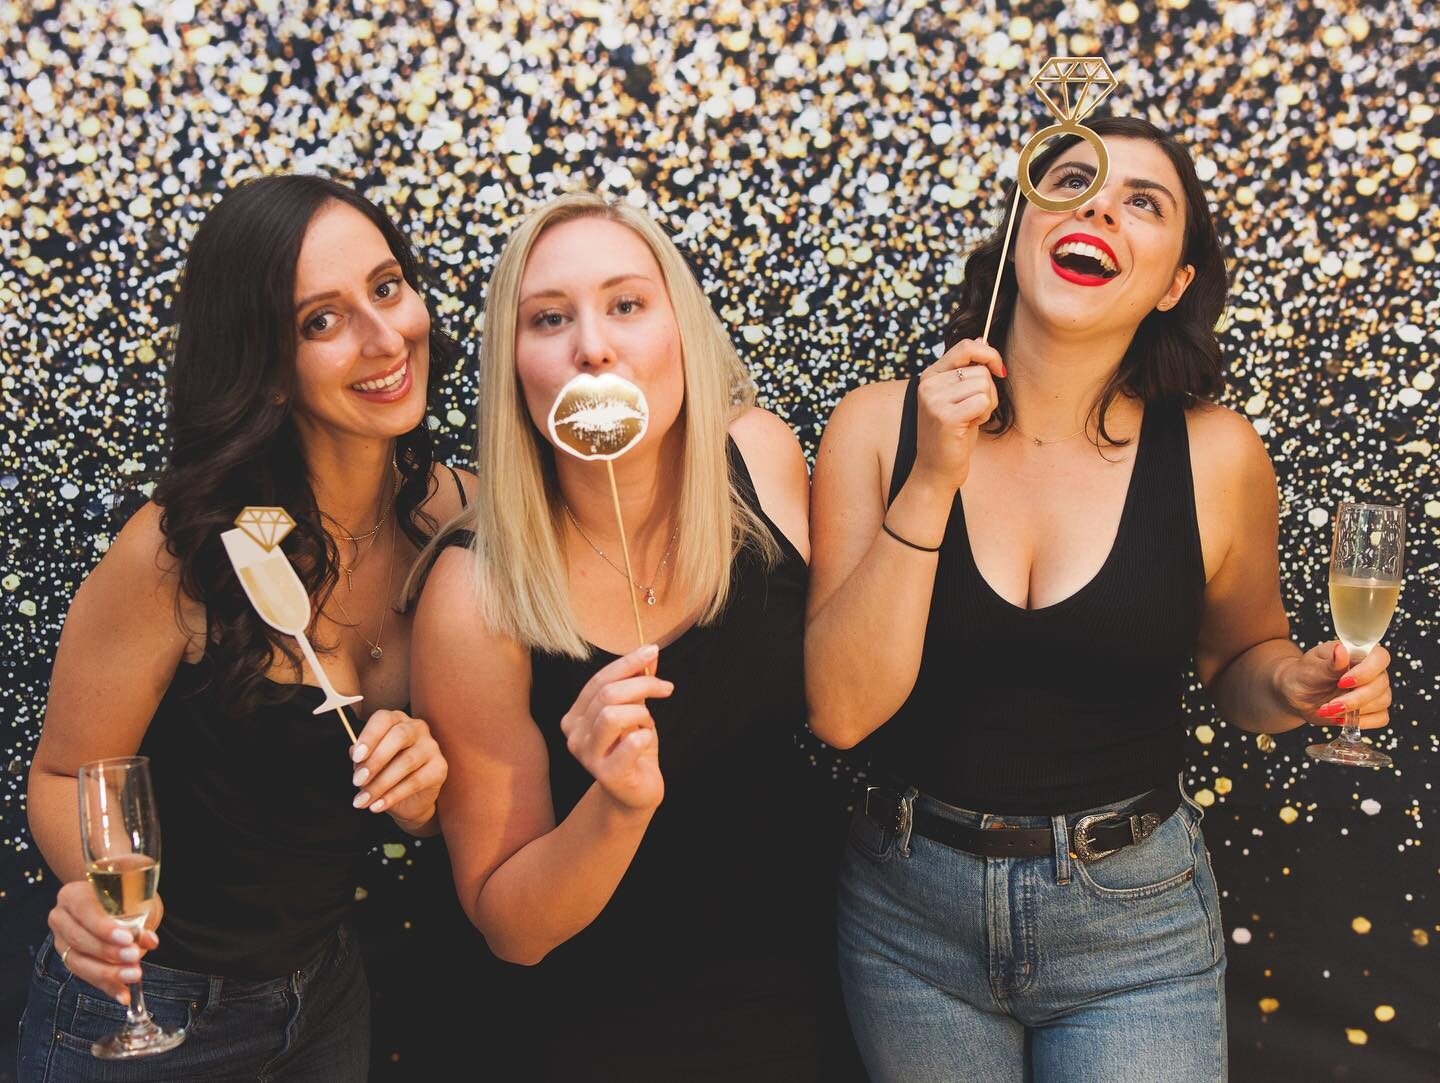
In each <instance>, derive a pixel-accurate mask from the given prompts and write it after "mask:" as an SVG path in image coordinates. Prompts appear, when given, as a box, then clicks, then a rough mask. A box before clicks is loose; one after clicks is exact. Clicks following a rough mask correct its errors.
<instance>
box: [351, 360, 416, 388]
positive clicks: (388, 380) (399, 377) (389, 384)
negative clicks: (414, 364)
mask: <svg viewBox="0 0 1440 1083" xmlns="http://www.w3.org/2000/svg"><path fill="white" fill-rule="evenodd" d="M409 371H410V365H409V362H406V363H405V364H403V365H401V366H400V367H399V368H398V369H396V370H395V371H394V372H392V373H391V374H390V375H389V376H387V377H385V379H383V380H366V381H365V382H364V383H359V384H351V385H350V386H351V387H352V388H353V389H354V390H356V391H390V390H392V389H394V388H397V387H399V386H400V384H401V382H402V381H403V380H404V379H405V374H406V373H407V372H409Z"/></svg>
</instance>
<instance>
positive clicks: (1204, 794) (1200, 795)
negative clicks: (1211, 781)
mask: <svg viewBox="0 0 1440 1083" xmlns="http://www.w3.org/2000/svg"><path fill="white" fill-rule="evenodd" d="M1194 797H1195V803H1196V804H1197V805H1199V806H1200V807H1201V808H1209V807H1210V806H1211V805H1213V804H1214V803H1215V794H1214V792H1213V791H1211V790H1209V789H1204V788H1202V789H1198V790H1196V791H1195V794H1194Z"/></svg>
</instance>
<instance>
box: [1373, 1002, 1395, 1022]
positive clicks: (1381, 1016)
mask: <svg viewBox="0 0 1440 1083" xmlns="http://www.w3.org/2000/svg"><path fill="white" fill-rule="evenodd" d="M1375 1018H1376V1019H1378V1020H1380V1022H1382V1023H1388V1022H1390V1020H1392V1019H1394V1018H1395V1009H1394V1008H1393V1007H1391V1006H1390V1005H1389V1004H1379V1005H1376V1007H1375Z"/></svg>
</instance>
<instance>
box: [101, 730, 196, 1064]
mask: <svg viewBox="0 0 1440 1083" xmlns="http://www.w3.org/2000/svg"><path fill="white" fill-rule="evenodd" d="M78 781H79V793H80V843H81V846H82V847H83V849H84V852H85V870H86V873H85V874H86V876H87V878H88V879H89V880H90V884H91V886H92V887H93V888H94V889H95V894H96V895H97V896H99V899H100V905H101V906H102V907H104V908H105V912H106V913H107V914H109V915H110V916H111V917H113V918H115V919H116V920H117V921H119V922H120V924H122V925H124V926H126V927H128V928H129V929H130V930H131V931H132V932H133V933H134V934H135V935H136V937H137V938H138V937H139V935H140V932H141V930H142V929H144V928H145V918H146V915H148V914H149V912H150V907H151V906H153V905H154V902H155V895H156V892H157V891H158V890H159V886H160V819H159V817H158V816H157V815H156V812H155V791H154V790H153V789H152V787H151V785H150V760H149V759H148V758H147V757H145V756H131V757H125V758H121V759H110V760H95V761H94V762H92V763H87V764H83V765H81V767H80V772H79V776H78ZM184 1040H185V1031H184V1029H183V1028H181V1029H179V1030H164V1029H162V1028H161V1027H160V1025H159V1024H157V1023H156V1022H155V1020H154V1019H152V1018H151V1016H150V1013H149V1012H148V1011H147V1010H146V1009H145V997H144V995H143V994H142V993H141V991H140V983H139V982H138V981H137V982H135V984H134V985H132V986H130V1005H129V1007H128V1008H127V1009H126V1012H125V1026H124V1027H122V1028H121V1029H120V1030H119V1031H118V1032H117V1033H115V1034H112V1035H111V1036H110V1037H108V1038H104V1039H102V1040H101V1041H98V1042H96V1043H95V1044H94V1045H92V1046H91V1047H90V1052H91V1053H93V1054H94V1055H95V1056H97V1057H100V1058H102V1059H105V1060H118V1059H122V1058H126V1057H143V1056H147V1055H149V1054H151V1053H163V1052H164V1051H165V1050H167V1049H173V1048H175V1046H177V1045H179V1044H180V1043H181V1042H183V1041H184Z"/></svg>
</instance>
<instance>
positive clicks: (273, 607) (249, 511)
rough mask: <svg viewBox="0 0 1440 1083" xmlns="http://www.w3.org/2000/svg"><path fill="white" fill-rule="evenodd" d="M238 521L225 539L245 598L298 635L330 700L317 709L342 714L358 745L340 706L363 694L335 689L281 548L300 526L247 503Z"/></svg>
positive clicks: (306, 602)
mask: <svg viewBox="0 0 1440 1083" xmlns="http://www.w3.org/2000/svg"><path fill="white" fill-rule="evenodd" d="M235 525H236V528H237V529H235V530H227V531H225V532H224V533H223V534H221V535H220V540H221V541H222V542H224V543H225V553H226V555H227V556H228V557H229V558H230V563H231V565H233V566H234V568H235V574H236V576H237V577H238V578H239V580H240V585H241V586H243V587H244V588H245V596H246V597H247V598H249V599H250V604H251V605H252V606H254V607H255V612H256V613H257V614H259V616H260V619H261V620H263V621H264V622H265V623H266V624H268V625H269V626H270V627H271V628H274V629H275V630H276V631H277V632H283V633H284V634H286V635H289V636H294V637H295V640H296V642H297V643H299V644H300V653H301V654H303V655H304V656H305V661H306V662H308V663H309V665H310V670H311V672H312V673H314V674H315V679H316V680H317V681H319V682H320V687H321V689H322V690H323V691H324V692H325V702H324V703H322V704H320V706H318V707H316V708H315V711H314V713H315V714H324V713H325V712H326V711H330V710H333V711H334V712H335V713H336V714H338V715H339V716H340V721H341V723H342V724H343V725H344V726H345V732H346V733H347V734H349V735H350V743H351V744H352V745H353V744H354V743H355V731H354V730H353V729H351V728H350V720H349V719H348V718H346V717H345V712H344V711H343V710H341V708H342V707H344V706H346V705H347V704H351V703H359V702H360V700H361V699H363V698H364V697H363V696H342V695H341V694H340V693H339V692H337V691H335V688H334V686H333V685H332V684H331V683H330V678H329V677H328V676H327V675H326V673H325V670H324V668H323V667H322V666H321V665H320V660H319V659H318V658H316V657H315V649H314V648H313V647H312V646H311V645H310V640H309V638H308V637H307V636H306V634H305V630H306V629H307V628H308V627H309V626H310V595H309V593H308V592H307V591H306V590H305V584H304V583H302V582H300V576H299V575H298V574H296V571H295V568H294V566H293V565H292V564H291V563H290V558H289V557H287V556H286V555H285V552H284V550H282V549H281V548H280V542H281V541H283V540H284V538H285V535H287V534H289V533H290V531H291V530H293V529H294V528H295V520H294V519H292V518H291V517H290V515H289V513H288V512H286V511H285V509H284V508H264V507H247V508H244V509H243V510H242V511H241V512H240V514H239V515H237V516H236V517H235Z"/></svg>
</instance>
